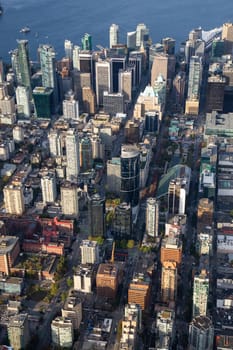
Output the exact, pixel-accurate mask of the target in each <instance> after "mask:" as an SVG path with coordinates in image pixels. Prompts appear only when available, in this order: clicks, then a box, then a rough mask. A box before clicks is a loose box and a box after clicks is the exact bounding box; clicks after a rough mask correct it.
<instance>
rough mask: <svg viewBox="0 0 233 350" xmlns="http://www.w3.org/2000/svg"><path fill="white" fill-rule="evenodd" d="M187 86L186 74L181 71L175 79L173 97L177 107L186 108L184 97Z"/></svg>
mask: <svg viewBox="0 0 233 350" xmlns="http://www.w3.org/2000/svg"><path fill="white" fill-rule="evenodd" d="M185 87H186V74H185V72H179V73H178V74H177V75H176V76H175V78H174V80H173V90H172V97H173V101H174V104H175V106H176V108H181V110H183V108H184V97H185Z"/></svg>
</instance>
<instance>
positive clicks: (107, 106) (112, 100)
mask: <svg viewBox="0 0 233 350" xmlns="http://www.w3.org/2000/svg"><path fill="white" fill-rule="evenodd" d="M103 109H104V112H105V113H107V114H110V116H115V115H116V114H117V113H124V96H123V94H121V93H120V92H116V93H109V92H108V91H104V93H103Z"/></svg>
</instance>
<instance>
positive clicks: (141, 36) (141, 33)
mask: <svg viewBox="0 0 233 350" xmlns="http://www.w3.org/2000/svg"><path fill="white" fill-rule="evenodd" d="M148 36H149V29H148V28H147V26H146V25H145V24H144V23H139V24H138V25H137V28H136V46H137V47H140V46H141V44H142V43H144V41H147V40H148Z"/></svg>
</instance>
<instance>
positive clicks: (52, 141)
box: [48, 130, 62, 157]
mask: <svg viewBox="0 0 233 350" xmlns="http://www.w3.org/2000/svg"><path fill="white" fill-rule="evenodd" d="M48 140H49V152H50V156H51V157H60V156H61V155H62V144H61V135H60V134H59V132H58V131H57V130H52V131H51V132H50V133H49V135H48Z"/></svg>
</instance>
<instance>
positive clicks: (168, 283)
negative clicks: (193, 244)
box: [161, 261, 177, 303]
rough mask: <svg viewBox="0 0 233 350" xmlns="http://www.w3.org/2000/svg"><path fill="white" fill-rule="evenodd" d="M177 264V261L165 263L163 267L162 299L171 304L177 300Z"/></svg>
mask: <svg viewBox="0 0 233 350" xmlns="http://www.w3.org/2000/svg"><path fill="white" fill-rule="evenodd" d="M176 288H177V264H176V262H175V261H164V262H163V266H162V279H161V297H162V301H163V302H165V303H169V302H170V301H175V299H176Z"/></svg>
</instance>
